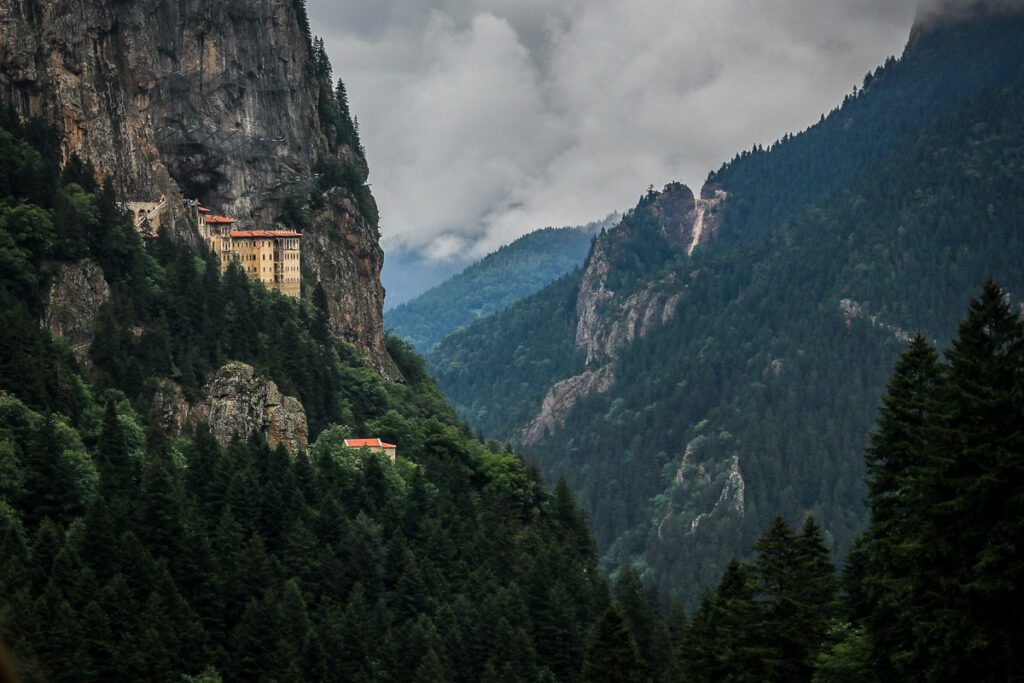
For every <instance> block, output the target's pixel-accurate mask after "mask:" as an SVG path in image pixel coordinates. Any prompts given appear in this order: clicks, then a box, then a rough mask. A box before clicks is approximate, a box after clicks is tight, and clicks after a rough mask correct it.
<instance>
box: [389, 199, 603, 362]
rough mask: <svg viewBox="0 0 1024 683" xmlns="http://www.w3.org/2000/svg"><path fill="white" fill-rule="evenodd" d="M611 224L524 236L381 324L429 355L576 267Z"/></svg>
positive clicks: (549, 230) (545, 231)
mask: <svg viewBox="0 0 1024 683" xmlns="http://www.w3.org/2000/svg"><path fill="white" fill-rule="evenodd" d="M611 222H612V220H610V219H609V220H605V221H601V222H600V223H591V224H590V225H586V226H580V227H576V228H544V229H542V230H536V231H534V232H531V233H529V234H527V235H524V236H522V237H520V238H519V239H517V240H516V241H514V242H512V243H511V244H507V245H505V246H503V247H501V248H500V249H498V250H497V251H495V252H493V253H491V254H488V255H487V256H485V257H484V258H483V259H481V260H480V261H478V262H477V263H474V264H473V265H471V266H470V267H469V268H466V269H465V270H464V271H462V272H461V273H459V274H458V275H456V276H454V277H452V278H449V279H447V280H445V281H444V282H442V283H441V284H439V285H437V286H436V287H433V288H432V289H430V290H428V291H426V292H424V293H423V294H420V295H419V296H418V297H416V298H415V299H413V300H412V301H409V302H407V303H404V304H402V305H400V306H398V307H396V308H394V309H392V310H390V311H388V312H387V313H386V314H385V316H384V324H385V326H386V327H387V328H388V330H389V331H390V332H391V333H392V334H394V335H395V336H397V337H400V338H402V339H405V340H406V341H408V342H409V343H411V344H412V345H413V347H414V348H416V350H417V351H419V352H421V353H424V352H426V351H429V350H430V349H432V348H433V347H434V346H435V345H436V344H437V343H438V342H439V341H441V340H442V339H444V337H445V336H447V335H448V333H450V332H452V331H453V330H455V329H457V328H459V327H462V326H464V325H466V324H468V323H470V322H472V321H474V320H476V319H477V318H482V317H484V316H487V315H490V314H492V313H495V312H497V311H500V310H502V309H503V308H506V307H507V306H509V305H510V304H512V303H514V302H516V301H518V300H519V299H522V298H523V297H524V296H528V295H530V294H533V293H534V292H536V291H538V290H540V289H543V288H544V287H545V286H547V285H549V284H550V283H551V282H553V281H554V280H557V279H558V278H560V277H562V276H563V275H565V274H566V273H568V272H570V271H571V270H573V269H574V268H577V267H579V266H580V265H581V264H582V263H583V260H584V259H585V258H586V256H587V252H588V251H589V250H590V242H591V240H592V239H593V237H594V235H595V234H596V233H597V231H598V230H599V229H600V228H601V227H606V226H607V225H608V224H610V223H611Z"/></svg>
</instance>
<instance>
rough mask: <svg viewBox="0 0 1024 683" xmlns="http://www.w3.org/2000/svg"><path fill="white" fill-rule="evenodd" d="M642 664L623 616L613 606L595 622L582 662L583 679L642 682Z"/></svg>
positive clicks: (596, 682)
mask: <svg viewBox="0 0 1024 683" xmlns="http://www.w3.org/2000/svg"><path fill="white" fill-rule="evenodd" d="M643 680H644V666H643V664H642V662H641V661H640V652H639V651H638V650H637V647H636V641H635V640H633V635H632V634H631V633H630V632H629V627H628V626H627V625H626V620H625V619H624V618H623V617H622V613H621V612H619V610H618V608H616V607H614V606H612V607H609V608H608V611H607V612H605V615H604V617H602V618H601V621H600V622H599V623H598V624H597V630H596V631H595V633H594V637H593V639H592V640H591V642H590V647H589V648H588V649H587V657H586V659H585V660H584V662H583V681H584V683H641V681H643Z"/></svg>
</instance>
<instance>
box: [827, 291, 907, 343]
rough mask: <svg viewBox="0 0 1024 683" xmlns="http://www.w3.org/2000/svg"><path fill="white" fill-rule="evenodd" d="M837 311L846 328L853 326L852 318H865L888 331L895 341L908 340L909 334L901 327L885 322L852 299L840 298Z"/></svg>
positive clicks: (873, 325)
mask: <svg viewBox="0 0 1024 683" xmlns="http://www.w3.org/2000/svg"><path fill="white" fill-rule="evenodd" d="M839 313H840V315H842V316H843V322H844V323H845V324H846V327H847V329H849V328H851V327H852V326H853V321H854V320H866V321H867V322H868V323H869V324H870V325H871V326H872V327H875V328H878V329H880V330H885V331H886V332H889V333H890V334H892V336H894V337H895V338H896V340H897V341H900V342H903V343H904V344H907V343H909V342H910V339H911V334H910V333H909V332H907V331H906V330H904V329H903V328H902V327H899V326H897V325H892V324H890V323H887V322H885V321H884V320H882V319H881V318H879V317H878V316H877V315H873V314H871V313H869V312H868V311H867V309H865V308H864V306H863V305H861V304H860V303H858V302H856V301H854V300H853V299H840V301H839Z"/></svg>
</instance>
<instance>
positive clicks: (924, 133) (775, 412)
mask: <svg viewBox="0 0 1024 683" xmlns="http://www.w3.org/2000/svg"><path fill="white" fill-rule="evenodd" d="M1022 36H1024V13H1017V14H1012V15H1011V14H1007V15H1003V16H999V17H997V18H995V19H994V20H988V19H987V18H984V17H983V18H980V19H977V20H965V21H953V22H951V23H943V24H935V25H921V26H918V27H917V28H915V30H914V31H913V33H912V34H911V39H910V42H909V44H908V47H907V49H906V51H905V53H904V55H903V56H902V58H900V59H889V60H888V61H886V63H885V65H884V66H883V67H880V68H879V69H878V70H876V71H875V72H873V73H871V74H869V75H868V76H867V77H866V78H865V79H864V84H863V87H859V88H857V89H855V92H854V93H852V94H850V95H849V96H848V97H847V98H846V100H845V101H844V103H843V104H842V106H840V107H838V108H836V109H835V110H834V111H832V112H831V113H829V114H828V115H827V116H823V117H822V118H821V121H820V122H819V123H818V124H816V125H814V126H812V127H811V128H810V129H808V130H807V131H805V132H803V133H801V134H799V135H795V136H791V135H787V136H785V137H784V138H783V139H782V140H780V141H778V142H777V143H776V144H774V145H771V146H770V147H769V148H768V149H763V148H761V147H760V146H758V147H756V148H755V149H753V150H750V151H747V152H743V153H742V154H740V155H738V156H737V157H736V158H735V159H734V160H732V161H731V162H729V163H728V164H725V165H724V166H723V167H722V168H721V169H719V170H718V171H717V172H715V173H712V174H710V176H709V178H708V182H707V183H706V185H705V186H704V188H703V189H702V190H701V192H700V193H699V195H698V196H694V193H692V192H691V191H690V190H689V189H687V188H686V187H684V186H682V185H680V184H678V183H671V184H669V185H668V186H666V188H665V190H664V191H662V192H654V191H651V192H648V193H647V194H646V195H645V196H644V197H642V198H641V199H640V201H639V203H638V204H637V206H636V208H635V209H633V210H631V211H629V212H627V213H626V215H625V216H624V217H623V219H622V221H621V222H620V224H619V226H618V227H616V228H615V229H613V230H609V231H608V232H607V233H605V234H603V235H602V236H600V237H599V238H598V239H597V240H596V241H595V244H594V247H593V249H592V250H591V252H590V254H589V256H588V259H587V263H586V266H585V267H584V268H583V269H581V270H578V271H576V272H574V273H571V274H569V275H567V276H566V277H564V278H562V279H560V280H559V281H557V282H555V283H553V284H552V285H550V286H548V287H546V288H545V289H544V290H542V291H539V292H537V293H536V294H534V295H532V296H531V297H529V298H527V299H524V300H522V301H520V302H518V303H516V304H514V305H512V306H510V307H509V308H508V309H506V310H505V311H502V312H500V313H498V314H496V315H492V316H489V317H488V318H485V319H481V320H478V321H476V322H475V323H473V324H470V325H468V326H466V328H465V329H463V330H460V331H458V332H456V333H453V334H451V335H449V336H448V337H447V338H445V340H444V341H443V342H442V343H441V344H440V345H438V346H437V348H435V349H434V350H433V351H432V352H431V353H430V356H429V362H430V365H431V366H432V368H433V370H434V372H435V373H436V375H437V377H438V379H439V382H440V385H441V387H442V389H443V390H444V391H445V393H446V394H447V395H448V397H449V398H450V399H451V400H452V401H453V403H455V405H456V408H457V409H458V410H459V412H460V414H461V415H462V417H464V418H465V419H466V420H467V421H468V422H469V423H470V424H471V426H473V427H474V428H479V429H481V430H483V431H484V432H485V433H487V434H489V435H493V436H495V437H499V438H503V439H510V440H512V442H513V443H514V444H516V445H518V446H519V447H520V449H522V451H523V452H524V453H525V454H526V455H528V456H532V457H534V458H536V460H537V462H538V463H539V465H540V466H541V468H542V470H543V471H544V473H545V475H546V476H547V477H549V478H551V479H552V480H554V479H557V478H558V477H565V480H566V481H567V483H568V485H569V486H570V488H572V489H573V491H574V492H575V493H576V494H577V495H578V496H579V499H580V502H581V504H582V505H583V506H584V508H585V510H586V512H587V514H588V517H589V518H590V519H591V521H592V524H593V528H594V533H595V535H596V537H597V540H598V543H599V545H600V546H601V548H602V550H603V551H604V553H605V566H606V568H608V569H613V568H616V567H619V566H622V564H624V563H628V564H633V565H634V566H636V567H638V568H639V569H640V570H641V571H642V573H643V574H644V575H645V578H647V579H650V580H653V581H654V582H655V583H656V584H657V585H658V586H660V587H661V588H663V589H667V590H670V591H674V592H678V593H682V594H683V595H684V596H685V597H686V598H688V599H689V600H690V601H691V602H692V601H695V600H696V597H697V596H699V595H700V593H701V591H702V590H703V589H704V588H705V587H706V586H708V584H709V583H710V582H712V581H715V580H717V577H718V576H719V574H720V573H721V571H722V569H723V568H724V567H725V565H726V563H728V561H729V559H730V558H731V557H733V556H735V555H742V554H743V553H744V552H746V549H747V548H749V547H750V544H751V543H752V542H753V541H754V539H755V538H756V537H757V535H758V534H759V533H760V530H761V529H763V528H766V527H767V526H768V525H769V524H770V522H771V519H772V517H773V516H774V515H776V514H779V515H782V516H784V517H785V518H787V519H789V520H790V521H792V522H794V523H799V522H800V521H801V520H802V518H803V517H804V516H805V515H807V514H808V513H813V514H814V516H815V517H816V518H817V519H819V520H821V522H822V524H823V526H824V528H825V530H826V534H827V538H828V542H829V543H830V544H831V545H832V548H833V549H834V551H835V552H836V555H837V556H838V557H839V558H842V556H843V555H844V553H845V551H846V550H847V549H848V548H849V547H850V544H851V543H852V542H853V539H854V537H855V535H856V533H857V532H858V530H859V529H860V528H861V527H862V524H863V522H864V518H865V511H864V507H863V504H862V500H863V496H864V489H863V486H862V483H861V477H862V474H863V461H864V460H863V457H864V447H865V444H866V434H867V433H868V432H869V430H870V429H871V425H872V422H873V420H874V417H875V414H876V410H877V406H878V402H879V398H880V396H881V394H882V392H883V390H884V387H885V383H886V380H887V378H888V377H889V373H890V371H891V369H892V367H893V364H894V362H895V360H896V358H897V356H898V355H899V353H900V352H901V350H902V349H903V348H904V347H905V344H906V340H907V339H908V335H909V334H913V333H914V332H916V331H919V330H920V331H922V332H923V333H924V334H925V335H927V337H928V338H929V339H932V340H935V341H937V342H939V343H942V344H944V343H945V342H946V340H948V339H949V338H950V337H951V335H953V334H954V333H955V332H956V325H957V321H958V320H959V319H960V317H961V315H962V313H963V310H964V307H965V306H966V304H967V301H968V300H969V298H970V297H972V296H974V295H976V294H978V293H979V292H980V291H981V286H982V282H983V281H984V280H985V278H986V277H987V276H993V277H994V278H995V279H996V280H997V281H999V282H1000V283H1001V284H1002V285H1003V286H1005V287H1006V288H1007V289H1008V290H1009V291H1010V292H1011V293H1012V294H1014V295H1015V298H1016V297H1020V296H1021V295H1022V294H1024V270H1022V269H1021V263H1022V262H1024V239H1022V223H1021V216H1022V215H1024V162H1022V159H1024V38H1022Z"/></svg>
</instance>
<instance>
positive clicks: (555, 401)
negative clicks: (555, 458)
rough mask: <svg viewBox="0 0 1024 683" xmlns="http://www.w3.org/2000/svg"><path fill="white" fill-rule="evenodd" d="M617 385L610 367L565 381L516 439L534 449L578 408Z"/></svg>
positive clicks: (549, 392) (587, 372) (555, 388)
mask: <svg viewBox="0 0 1024 683" xmlns="http://www.w3.org/2000/svg"><path fill="white" fill-rule="evenodd" d="M614 383H615V373H614V371H613V370H612V367H611V366H610V365H606V366H604V367H603V368H601V369H600V370H587V371H586V372H584V373H583V374H581V375H576V376H575V377H570V378H569V379H564V380H562V381H561V382H559V383H557V384H556V385H555V386H553V387H551V389H550V390H548V393H547V395H546V396H545V397H544V401H543V403H542V404H541V409H540V413H538V415H537V417H536V418H534V420H533V422H531V423H530V424H529V425H528V426H527V427H526V429H524V430H523V431H522V433H521V434H520V435H519V437H518V438H517V442H518V443H521V444H523V445H524V446H534V445H536V444H537V443H538V442H540V441H541V439H543V438H544V437H545V436H547V435H549V434H552V433H554V432H555V430H557V429H558V428H559V427H561V426H562V425H563V424H565V419H566V418H567V417H568V416H569V414H570V413H571V412H572V409H573V408H575V407H576V404H577V403H578V402H579V401H580V400H582V399H584V398H586V397H587V396H591V395H593V394H603V393H604V392H606V391H608V390H609V389H610V388H611V386H612V384H614Z"/></svg>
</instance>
